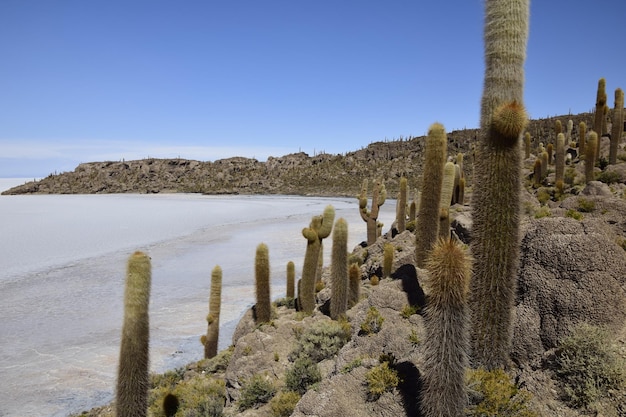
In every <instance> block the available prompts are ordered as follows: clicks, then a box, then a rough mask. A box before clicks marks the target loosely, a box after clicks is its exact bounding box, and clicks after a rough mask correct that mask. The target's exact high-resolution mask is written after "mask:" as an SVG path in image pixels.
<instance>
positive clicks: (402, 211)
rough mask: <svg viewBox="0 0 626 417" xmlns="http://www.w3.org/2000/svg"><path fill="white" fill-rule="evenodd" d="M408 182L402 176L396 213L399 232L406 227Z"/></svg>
mask: <svg viewBox="0 0 626 417" xmlns="http://www.w3.org/2000/svg"><path fill="white" fill-rule="evenodd" d="M406 183H407V180H406V178H405V177H402V178H400V191H399V193H398V209H397V215H396V217H397V219H396V220H397V222H396V227H397V228H398V233H402V232H404V230H405V229H406V193H407V191H406Z"/></svg>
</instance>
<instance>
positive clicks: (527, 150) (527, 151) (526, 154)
mask: <svg viewBox="0 0 626 417" xmlns="http://www.w3.org/2000/svg"><path fill="white" fill-rule="evenodd" d="M528 158H530V133H529V132H526V134H525V135H524V159H528Z"/></svg>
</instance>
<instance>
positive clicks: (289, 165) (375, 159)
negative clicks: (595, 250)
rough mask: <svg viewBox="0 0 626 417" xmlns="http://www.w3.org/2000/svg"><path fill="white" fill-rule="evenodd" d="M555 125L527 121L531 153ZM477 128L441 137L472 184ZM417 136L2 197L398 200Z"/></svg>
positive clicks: (102, 166)
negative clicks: (378, 186) (378, 193)
mask: <svg viewBox="0 0 626 417" xmlns="http://www.w3.org/2000/svg"><path fill="white" fill-rule="evenodd" d="M592 117H593V115H592V114H590V113H584V114H579V115H576V116H571V115H570V116H568V115H565V116H559V117H558V118H559V119H561V120H562V122H563V124H564V125H565V124H566V123H567V120H569V119H572V120H573V122H574V131H573V137H574V138H576V137H577V129H578V122H579V121H580V120H586V121H587V122H588V123H589V122H591V120H592ZM555 119H556V117H554V118H546V119H539V120H533V121H531V122H530V124H529V127H528V131H529V132H530V133H531V135H532V137H533V142H534V144H533V145H534V147H536V146H537V145H538V143H539V142H544V143H546V144H547V143H548V142H549V141H552V142H554V136H555V135H554V120H555ZM477 134H478V130H477V129H465V130H458V131H454V132H450V133H449V134H448V153H449V155H450V156H455V155H456V154H457V153H459V152H461V153H463V154H465V161H464V171H465V174H466V176H467V178H471V175H469V174H471V172H472V155H471V144H472V142H473V140H474V139H475V137H476V135H477ZM423 143H424V141H423V137H416V138H408V139H406V140H396V141H390V142H375V143H371V144H369V145H368V146H367V147H365V148H363V149H360V150H358V151H354V152H349V153H346V154H345V155H331V154H325V153H324V154H319V155H314V156H309V155H307V154H305V153H296V154H290V155H285V156H282V157H270V158H268V159H267V161H266V162H260V161H257V160H256V159H249V158H242V157H233V158H228V159H221V160H217V161H215V162H200V161H192V160H184V159H143V160H137V161H117V162H112V161H108V162H90V163H84V164H80V165H79V166H78V167H76V169H75V170H74V171H72V172H64V173H61V174H56V175H53V174H51V175H49V176H48V177H46V178H44V179H42V180H40V181H34V182H29V183H27V184H24V185H21V186H18V187H15V188H12V189H10V190H8V191H5V192H4V193H3V194H95V193H159V192H183V193H206V194H299V195H320V196H354V195H355V194H356V193H358V191H359V190H360V187H361V183H362V181H363V179H366V178H367V179H382V180H383V181H384V182H385V185H386V187H387V190H388V193H389V195H390V196H395V195H396V194H397V187H398V182H397V181H396V180H397V179H398V178H399V177H400V176H402V175H405V176H406V177H407V178H408V179H409V184H410V187H416V186H418V184H420V178H421V175H422V148H423Z"/></svg>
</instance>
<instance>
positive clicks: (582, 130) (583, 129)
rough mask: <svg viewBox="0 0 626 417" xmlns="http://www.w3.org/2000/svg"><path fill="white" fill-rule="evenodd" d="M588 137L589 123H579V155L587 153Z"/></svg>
mask: <svg viewBox="0 0 626 417" xmlns="http://www.w3.org/2000/svg"><path fill="white" fill-rule="evenodd" d="M586 137H587V124H586V123H585V122H580V123H578V155H580V156H583V155H585V139H586Z"/></svg>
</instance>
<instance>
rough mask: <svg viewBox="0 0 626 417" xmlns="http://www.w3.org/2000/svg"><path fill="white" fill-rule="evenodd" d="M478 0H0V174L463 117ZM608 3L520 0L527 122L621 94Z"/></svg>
mask: <svg viewBox="0 0 626 417" xmlns="http://www.w3.org/2000/svg"><path fill="white" fill-rule="evenodd" d="M482 15H483V3H482V1H481V0H451V1H445V2H444V1H432V0H428V1H417V0H410V1H409V0H398V1H393V0H389V1H381V0H378V1H373V0H358V1H357V0H308V1H307V0H280V1H278V0H250V1H239V0H232V1H228V0H227V1H212V0H202V1H200V0H177V1H172V0H124V1H122V0H74V1H70V0H55V1H51V0H1V1H0V57H1V61H0V177H10V176H13V177H15V176H18V177H19V176H25V177H35V176H37V177H38V176H45V175H47V174H49V173H52V172H55V171H57V172H61V171H69V170H72V169H74V167H75V166H76V165H77V164H78V163H80V162H89V161H100V160H121V159H122V158H124V159H127V160H128V159H139V158H144V157H179V156H180V157H183V158H190V159H199V160H211V161H212V160H215V159H220V158H225V157H230V156H246V157H256V158H257V159H259V160H265V158H266V157H267V156H268V155H273V156H281V155H284V154H287V153H292V152H298V151H304V152H307V153H309V154H310V155H312V154H314V153H319V152H321V151H325V152H328V153H341V152H346V151H353V150H357V149H360V148H361V147H364V146H367V144H368V143H370V142H375V141H381V140H385V139H394V138H399V137H400V136H404V137H407V136H410V135H413V136H419V135H423V134H425V132H426V131H427V129H428V126H429V125H430V124H431V123H432V122H435V121H439V122H441V123H443V124H444V125H445V126H446V128H447V129H448V130H455V129H462V128H463V127H467V128H474V127H477V126H478V119H479V104H480V95H481V89H482V79H483V67H484V65H483V43H482V25H483V21H482ZM625 17H626V1H625V0H595V1H593V2H592V1H580V0H534V1H531V24H530V40H529V45H528V57H527V62H526V88H525V101H526V106H527V108H528V111H529V113H530V115H531V117H535V118H537V117H545V116H549V115H556V114H567V113H568V112H572V113H580V112H584V111H589V110H590V109H592V108H593V106H594V104H595V94H596V87H597V81H598V79H599V78H600V77H605V78H606V80H607V95H608V97H609V105H610V106H611V107H613V93H614V90H615V88H617V87H622V88H624V89H626V26H625V23H624V21H625V20H624V19H625Z"/></svg>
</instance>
